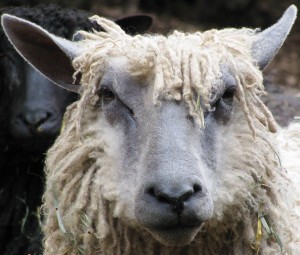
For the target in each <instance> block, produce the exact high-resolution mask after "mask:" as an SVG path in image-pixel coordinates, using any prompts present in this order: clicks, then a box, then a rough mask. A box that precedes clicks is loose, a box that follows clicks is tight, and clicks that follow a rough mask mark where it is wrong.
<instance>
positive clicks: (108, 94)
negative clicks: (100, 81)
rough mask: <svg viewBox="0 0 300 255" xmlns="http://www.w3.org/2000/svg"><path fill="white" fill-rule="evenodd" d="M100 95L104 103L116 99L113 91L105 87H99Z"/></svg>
mask: <svg viewBox="0 0 300 255" xmlns="http://www.w3.org/2000/svg"><path fill="white" fill-rule="evenodd" d="M100 95H101V98H102V102H104V103H109V102H111V101H113V100H115V99H116V95H115V93H114V92H113V91H111V90H110V89H109V88H107V87H102V88H101V90H100Z"/></svg>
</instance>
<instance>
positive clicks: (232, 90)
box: [222, 87, 235, 101]
mask: <svg viewBox="0 0 300 255" xmlns="http://www.w3.org/2000/svg"><path fill="white" fill-rule="evenodd" d="M234 94H235V87H230V88H227V89H226V90H225V92H224V94H223V95H222V99H223V100H226V101H232V100H233V97H234Z"/></svg>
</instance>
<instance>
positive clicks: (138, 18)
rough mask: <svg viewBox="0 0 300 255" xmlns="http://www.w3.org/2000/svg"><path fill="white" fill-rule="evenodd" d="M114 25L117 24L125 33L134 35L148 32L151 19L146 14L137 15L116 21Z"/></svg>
mask: <svg viewBox="0 0 300 255" xmlns="http://www.w3.org/2000/svg"><path fill="white" fill-rule="evenodd" d="M115 23H116V24H118V25H119V26H120V27H121V28H122V29H123V30H124V31H125V33H127V34H130V35H135V34H142V33H145V32H146V31H148V30H149V28H150V27H151V25H152V23H153V18H152V17H151V16H149V15H146V14H137V15H131V16H126V17H123V18H120V19H117V20H115Z"/></svg>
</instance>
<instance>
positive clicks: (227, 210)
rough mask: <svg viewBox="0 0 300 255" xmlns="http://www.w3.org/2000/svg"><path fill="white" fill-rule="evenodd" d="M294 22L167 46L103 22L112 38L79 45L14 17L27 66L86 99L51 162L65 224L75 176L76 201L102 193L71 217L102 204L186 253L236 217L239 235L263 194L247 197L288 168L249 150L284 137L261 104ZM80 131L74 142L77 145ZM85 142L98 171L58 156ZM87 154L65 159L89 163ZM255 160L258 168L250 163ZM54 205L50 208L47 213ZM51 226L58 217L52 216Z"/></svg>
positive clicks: (9, 23)
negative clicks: (271, 66) (204, 234)
mask: <svg viewBox="0 0 300 255" xmlns="http://www.w3.org/2000/svg"><path fill="white" fill-rule="evenodd" d="M295 16H296V8H295V7H294V6H292V7H290V8H289V9H288V10H287V11H286V13H285V14H284V16H283V17H282V18H281V19H280V20H279V22H278V23H276V24H275V25H274V26H272V27H270V28H268V29H267V30H265V31H263V32H259V33H258V32H257V31H255V30H250V29H241V30H231V29H228V30H220V31H217V30H212V31H207V32H205V33H195V34H184V33H180V32H177V31H175V32H174V33H173V34H171V35H170V36H168V37H164V36H153V37H150V36H149V37H147V36H134V37H132V36H129V35H126V34H125V33H124V32H123V31H122V30H121V29H120V27H118V26H116V25H115V24H113V23H112V22H110V21H108V20H106V19H103V18H99V17H94V18H93V19H94V20H95V21H96V22H98V23H99V25H101V27H102V28H103V29H104V32H103V31H102V32H95V33H93V34H91V33H86V32H79V33H80V34H81V36H82V37H83V38H84V40H82V41H79V42H71V41H68V40H65V39H62V38H59V37H56V36H54V35H52V34H50V33H48V32H47V31H45V30H43V29H42V28H41V27H38V26H36V25H34V24H32V23H30V22H27V21H25V20H22V19H18V18H16V17H12V16H9V15H4V16H3V17H2V24H3V26H4V29H5V31H6V33H7V35H8V37H9V38H10V40H11V41H12V43H13V44H14V45H15V47H16V49H17V50H18V51H19V52H20V54H21V55H23V56H24V58H25V59H27V60H28V61H29V62H30V63H31V64H32V65H33V66H34V67H36V68H37V69H38V70H40V72H42V73H43V74H44V75H45V76H46V77H48V78H49V79H51V80H52V81H53V82H55V83H57V84H58V85H60V86H62V87H64V88H66V89H69V90H72V91H76V92H78V93H79V94H81V99H80V100H79V101H78V102H76V103H75V104H74V105H73V107H70V109H69V111H68V113H67V117H66V118H67V121H69V122H70V123H68V124H66V129H65V131H64V132H63V133H62V134H61V137H60V138H59V139H58V141H57V142H56V144H55V145H54V147H53V148H52V149H51V150H50V152H49V159H48V168H49V169H48V178H49V180H48V184H47V185H48V186H49V187H48V191H50V190H53V189H54V187H53V185H54V184H55V185H56V188H55V190H56V191H55V192H57V193H59V194H61V196H60V195H57V197H58V200H59V203H60V206H61V212H62V214H63V216H62V217H68V215H71V214H72V212H70V207H69V205H68V204H67V201H69V202H70V201H72V198H71V197H72V195H71V194H69V192H70V190H71V188H66V187H65V185H66V181H67V180H66V179H64V178H67V177H66V176H69V177H70V175H72V176H74V177H73V178H74V182H73V180H69V182H70V183H72V185H74V186H73V188H72V189H75V190H76V188H74V187H75V186H76V185H77V187H78V189H80V187H81V188H82V190H87V189H88V187H86V185H84V183H85V181H86V182H87V183H89V182H91V180H92V178H95V180H93V181H92V183H93V184H90V185H91V186H93V187H94V186H95V187H97V188H98V190H99V192H100V194H98V193H97V192H96V191H95V189H93V190H92V194H93V196H96V197H89V199H87V200H88V201H82V200H81V199H80V200H78V201H76V202H74V203H75V205H74V207H72V208H77V209H78V208H84V207H85V206H87V207H92V206H88V205H87V204H88V203H90V201H95V200H96V201H97V198H99V200H100V197H101V198H103V199H104V200H105V201H109V203H110V207H109V208H110V210H111V211H112V212H111V213H112V214H113V215H114V217H116V218H120V220H121V221H122V222H123V223H125V224H127V225H129V226H131V227H133V228H137V229H140V232H141V233H144V232H146V233H150V234H151V235H152V236H154V238H155V239H156V240H158V241H159V242H160V243H162V244H164V245H165V246H184V245H187V244H189V243H190V242H191V241H193V240H194V239H195V238H196V236H197V235H198V234H199V233H200V234H199V235H201V231H200V230H201V228H204V229H206V230H207V229H209V227H212V226H216V225H218V223H216V222H221V221H222V219H224V218H226V217H227V218H226V222H228V224H230V223H232V222H233V220H232V219H233V218H234V219H237V218H239V220H241V218H242V216H243V215H242V214H243V213H249V211H255V210H258V208H259V207H260V206H259V205H258V204H259V202H258V201H256V199H255V198H257V197H259V196H260V195H262V194H265V192H264V191H259V192H261V193H259V192H258V193H255V194H254V195H252V196H250V195H249V194H250V193H251V194H252V191H251V192H250V191H249V187H252V186H254V184H255V182H257V181H258V179H259V175H260V174H262V173H263V172H264V171H267V170H268V169H269V168H267V167H266V166H265V165H264V162H266V161H268V160H269V161H272V164H273V165H274V168H276V167H277V168H278V167H279V164H278V161H276V159H274V155H273V154H274V153H273V151H272V150H271V152H270V148H269V147H270V146H269V143H268V142H266V141H265V140H264V139H265V138H264V139H259V142H257V143H259V145H260V146H261V147H262V148H263V151H264V153H262V152H258V153H257V152H256V147H255V146H249V148H248V147H245V149H244V150H241V149H240V147H241V146H248V145H251V144H252V145H253V140H252V139H253V136H256V135H258V136H259V134H260V132H262V133H264V134H266V135H265V136H267V134H268V133H269V131H275V127H276V124H274V122H273V119H272V116H271V114H270V112H269V111H268V110H267V109H266V107H265V106H264V105H263V103H262V102H261V101H260V99H259V95H260V94H261V93H263V85H262V75H261V70H262V69H263V68H264V67H265V66H266V65H267V64H268V63H269V62H270V61H271V59H272V58H273V57H274V55H275V54H276V52H277V50H278V49H279V48H280V46H281V45H282V43H283V41H284V40H285V38H286V36H287V34H288V33H289V31H290V29H291V26H292V24H293V22H294V20H295ZM27 35H31V36H30V37H28V36H27ZM46 56H49V57H46ZM70 59H71V60H73V62H72V63H73V65H71V61H70ZM249 127H250V128H249ZM72 130H73V131H74V130H75V131H76V132H75V133H76V135H75V136H72V137H71V138H68V135H70V133H71V132H72ZM241 137H242V138H241ZM68 139H69V140H68ZM74 139H75V140H74ZM76 141H77V142H78V143H80V142H82V146H83V147H85V148H87V150H88V151H89V152H88V153H86V154H85V157H86V159H85V162H91V161H92V162H94V163H93V164H92V165H90V168H89V169H88V170H87V169H84V171H83V169H81V167H83V165H84V164H83V163H80V162H78V164H75V163H74V162H73V163H70V164H66V162H65V160H64V159H61V162H57V160H58V159H59V158H61V156H60V155H58V154H59V153H58V152H57V151H62V148H60V145H61V146H62V144H63V143H64V144H66V143H69V144H74V143H76ZM229 144H231V146H232V147H233V148H228V146H229ZM70 146H71V145H70ZM80 146H81V145H78V144H77V145H74V148H73V149H71V148H69V149H65V151H67V153H68V155H69V156H70V158H72V157H73V158H74V159H75V155H76V158H81V159H82V157H83V156H82V154H81V153H80V151H79V149H80ZM62 147H63V146H62ZM267 148H269V149H267ZM77 149H78V151H77V152H76V153H78V154H76V153H75V151H76V150H77ZM72 150H74V151H72ZM72 153H74V155H73V154H72ZM54 154H55V155H56V156H52V155H54ZM271 154H272V155H273V156H270V155H271ZM72 155H73V156H72ZM251 155H255V157H254V158H253V160H252V161H251V160H250V161H249V159H250V158H251ZM249 157H250V158H249ZM270 157H272V160H271V159H270ZM58 161H59V160H58ZM51 162H52V163H51ZM86 164H88V163H86ZM66 165H69V166H71V167H70V168H68V169H66V168H67V167H66ZM273 165H272V166H273ZM259 172H260V173H259ZM245 173H246V174H245ZM266 175H267V174H266ZM81 178H82V182H80V181H78V180H81ZM76 180H77V181H76ZM245 183H246V184H245ZM70 185H71V184H70ZM270 185H271V184H270ZM50 186H51V187H50ZM234 186H236V187H234ZM233 187H234V188H233ZM91 189H92V188H91ZM96 190H97V189H96ZM71 193H72V192H71ZM73 193H74V192H73ZM73 193H72V194H73ZM75 193H76V194H77V193H78V192H75ZM253 193H254V191H253ZM80 194H87V191H85V192H84V191H82V192H80ZM59 197H62V198H61V199H60V198H59ZM74 199H76V198H75V197H74ZM54 200H55V199H54V198H53V196H52V200H51V199H49V200H48V201H47V202H48V204H47V206H48V210H49V211H51V209H49V208H50V207H51V205H50V204H51V201H52V203H54V202H53V201H54ZM235 200H236V201H237V202H235ZM47 202H46V203H47ZM49 203H50V204H49ZM77 203H78V204H77ZM95 203H96V204H97V203H98V202H95ZM83 204H84V205H83ZM98 206H100V205H98ZM237 207H242V208H243V209H234V210H236V211H234V213H237V215H232V208H237ZM249 208H251V209H249ZM74 210H76V209H74ZM91 210H92V209H91ZM255 213H257V211H256V212H255ZM91 215H93V213H91ZM49 217H55V213H54V212H53V210H52V211H51V212H50V213H49ZM91 217H92V216H91ZM66 222H71V221H70V220H69V221H68V220H67V219H66ZM73 222H76V220H74V221H73ZM103 222H104V220H102V221H101V220H95V222H94V223H93V225H96V226H95V229H96V230H95V232H97V233H99V235H98V236H100V237H98V238H99V239H101V235H102V237H103V235H104V234H103V233H100V232H101V231H100V228H101V227H99V226H97V224H98V225H101V224H103ZM224 222H225V221H224ZM224 222H223V223H224ZM248 223H249V222H248ZM214 224H215V225H214ZM224 224H225V223H224ZM226 224H227V223H226ZM226 224H225V225H226ZM77 225H78V222H76V224H75V223H74V224H73V225H72V224H71V226H69V227H70V229H73V228H74V227H75V226H77ZM225 225H224V228H226V227H225ZM57 228H58V227H57ZM97 229H98V230H97ZM51 235H52V233H51ZM78 235H80V234H78ZM82 235H84V234H82ZM46 238H48V237H46ZM49 238H51V237H49ZM83 239H84V238H82V240H81V241H82V242H84V240H87V239H84V240H83ZM87 242H88V241H87ZM86 246H87V245H86ZM91 247H92V245H91ZM48 249H51V247H48Z"/></svg>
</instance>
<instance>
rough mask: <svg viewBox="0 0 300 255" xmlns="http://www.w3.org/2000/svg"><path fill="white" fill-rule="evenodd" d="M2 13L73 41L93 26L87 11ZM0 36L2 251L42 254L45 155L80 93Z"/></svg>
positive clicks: (140, 23)
mask: <svg viewBox="0 0 300 255" xmlns="http://www.w3.org/2000/svg"><path fill="white" fill-rule="evenodd" d="M3 12H5V13H9V14H13V15H16V16H18V17H22V18H26V19H28V20H31V21H34V22H36V23H37V24H40V25H42V26H43V27H45V28H47V29H48V30H50V31H51V32H53V33H55V34H56V35H59V36H61V37H65V38H69V39H71V38H72V36H73V33H74V32H75V30H78V29H83V30H87V31H91V30H92V29H93V28H95V24H92V23H91V22H90V21H89V19H88V14H87V13H86V12H84V11H80V10H75V9H62V8H61V7H59V6H57V5H40V6H37V7H32V8H29V7H13V8H6V9H5V10H3ZM45 17H47V18H45ZM115 22H116V23H117V24H119V25H120V26H122V27H123V28H124V29H125V30H126V31H127V32H128V33H137V32H140V33H141V32H143V31H145V30H147V29H148V28H149V26H150V25H151V22H152V18H151V17H150V16H147V15H133V16H128V17H124V18H121V19H118V20H116V21H115ZM95 29H100V27H99V26H97V27H96V28H95ZM0 35H1V36H0V37H1V40H0V53H1V58H0V72H1V77H2V78H1V84H0V90H1V91H0V97H1V98H0V109H1V114H0V126H1V128H0V151H1V157H0V169H1V173H2V175H4V176H6V177H5V178H2V180H1V181H0V201H1V202H0V229H1V230H0V253H1V254H8V255H14V254H20V253H22V254H25V252H26V253H36V252H40V251H41V247H40V246H41V245H40V243H41V239H42V238H41V235H40V228H39V221H40V219H39V211H38V209H39V206H40V205H41V196H42V193H43V180H44V175H43V171H42V170H43V164H44V152H45V151H46V150H47V149H48V147H49V146H50V145H51V144H52V143H53V142H54V140H55V138H56V136H57V135H58V134H59V131H60V128H61V121H62V116H63V113H64V111H65V108H66V107H67V105H68V104H70V103H71V102H73V101H75V100H76V99H77V95H76V94H75V93H73V92H69V91H67V90H64V89H62V88H60V87H58V86H54V85H53V83H52V82H51V81H49V80H48V79H47V78H45V77H44V76H43V75H41V74H40V73H39V72H38V71H37V70H36V69H33V68H32V67H31V66H30V65H28V64H27V63H26V62H24V60H23V59H22V58H21V57H20V56H19V55H18V53H17V52H16V51H15V49H14V48H13V46H12V45H11V44H10V42H9V41H8V40H7V38H6V37H5V36H4V32H3V30H1V31H0Z"/></svg>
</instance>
